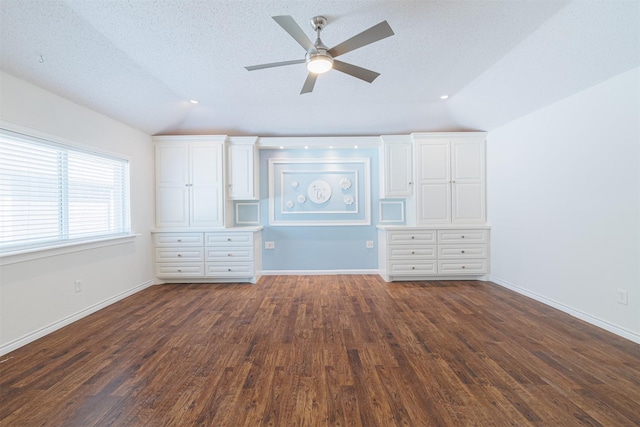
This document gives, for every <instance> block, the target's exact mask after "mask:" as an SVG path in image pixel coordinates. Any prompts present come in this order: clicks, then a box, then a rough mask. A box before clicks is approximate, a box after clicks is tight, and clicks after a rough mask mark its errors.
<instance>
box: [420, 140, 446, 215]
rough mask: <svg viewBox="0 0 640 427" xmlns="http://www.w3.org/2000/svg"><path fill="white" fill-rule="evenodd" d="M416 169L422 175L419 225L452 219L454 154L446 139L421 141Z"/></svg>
mask: <svg viewBox="0 0 640 427" xmlns="http://www.w3.org/2000/svg"><path fill="white" fill-rule="evenodd" d="M416 150H417V151H418V159H417V160H418V161H417V165H416V169H417V170H416V172H417V175H418V216H417V221H418V223H419V224H446V223H450V222H451V166H450V163H451V155H450V143H449V140H446V139H434V140H430V141H424V142H420V143H419V144H418V145H417V147H416Z"/></svg>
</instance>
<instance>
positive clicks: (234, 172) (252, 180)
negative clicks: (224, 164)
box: [227, 137, 259, 200]
mask: <svg viewBox="0 0 640 427" xmlns="http://www.w3.org/2000/svg"><path fill="white" fill-rule="evenodd" d="M237 139H240V138H233V137H232V138H230V143H229V147H228V160H229V161H228V167H229V174H228V176H229V182H228V193H227V195H228V198H229V199H232V200H257V199H258V198H259V197H258V183H257V179H258V171H257V165H258V159H257V157H258V155H257V149H256V146H255V141H256V139H257V138H254V137H251V138H249V139H247V138H243V140H246V141H241V142H237V141H236V140H237Z"/></svg>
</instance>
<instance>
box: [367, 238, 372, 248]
mask: <svg viewBox="0 0 640 427" xmlns="http://www.w3.org/2000/svg"><path fill="white" fill-rule="evenodd" d="M367 249H373V240H367Z"/></svg>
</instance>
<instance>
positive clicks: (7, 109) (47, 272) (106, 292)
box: [0, 73, 154, 354]
mask: <svg viewBox="0 0 640 427" xmlns="http://www.w3.org/2000/svg"><path fill="white" fill-rule="evenodd" d="M0 87H1V91H0V118H1V119H2V120H3V121H6V122H9V123H10V124H16V125H19V126H21V127H26V128H30V129H34V130H36V131H38V132H44V133H46V134H49V135H53V136H55V137H57V138H63V139H65V140H69V141H72V142H77V143H80V144H84V145H89V146H93V147H95V148H97V149H98V150H102V151H108V152H111V153H118V154H120V155H124V156H126V157H128V158H129V159H130V173H131V224H132V231H133V232H134V233H141V235H140V236H138V237H136V238H135V239H134V240H133V242H132V243H124V244H119V245H115V246H108V247H101V248H96V249H89V250H84V251H81V252H75V253H71V254H64V255H56V256H50V257H46V258H41V259H37V260H32V261H26V262H19V263H12V264H6V265H2V266H1V267H0V354H2V353H6V352H8V351H11V350H13V349H15V348H17V347H19V346H20V345H23V344H26V343H27V342H29V341H31V340H33V339H35V338H38V337H39V336H42V335H44V334H45V333H47V332H50V331H52V330H55V329H57V328H59V327H61V326H64V325H65V324H67V323H69V322H70V321H71V320H75V319H77V318H79V317H82V316H85V315H87V314H89V313H91V312H92V311H94V310H95V309H97V308H99V307H101V306H103V305H105V304H108V303H111V302H114V301H116V300H117V299H119V298H122V297H124V296H126V295H128V294H130V293H133V292H136V291H137V290H140V289H142V288H144V287H145V286H149V285H150V284H151V283H152V282H151V280H152V276H153V273H152V268H151V267H152V264H151V239H150V235H149V230H150V229H151V227H152V222H153V218H154V217H153V215H154V211H153V208H154V199H153V194H154V186H153V176H154V172H153V171H154V169H153V145H152V142H151V137H150V136H149V135H146V134H144V133H141V132H139V131H137V130H134V129H132V128H130V127H128V126H125V125H123V124H121V123H119V122H116V121H114V120H112V119H110V118H108V117H105V116H103V115H101V114H98V113H96V112H93V111H91V110H89V109H86V108H83V107H80V106H78V105H76V104H73V103H71V102H69V101H67V100H65V99H62V98H60V97H58V96H56V95H54V94H52V93H50V92H47V91H45V90H42V89H40V88H38V87H35V86H33V85H31V84H29V83H27V82H25V81H22V80H20V79H17V78H15V77H13V76H11V75H8V74H6V73H0ZM78 279H80V280H82V283H83V287H84V290H83V292H81V293H76V292H75V284H74V283H75V280H78Z"/></svg>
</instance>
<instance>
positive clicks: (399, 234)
mask: <svg viewBox="0 0 640 427" xmlns="http://www.w3.org/2000/svg"><path fill="white" fill-rule="evenodd" d="M387 236H388V239H387V240H388V244H389V245H394V244H396V245H397V244H401V245H407V244H408V245H411V244H418V245H419V244H425V243H427V244H429V243H436V231H435V230H416V231H390V232H389V234H388V235H387Z"/></svg>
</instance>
